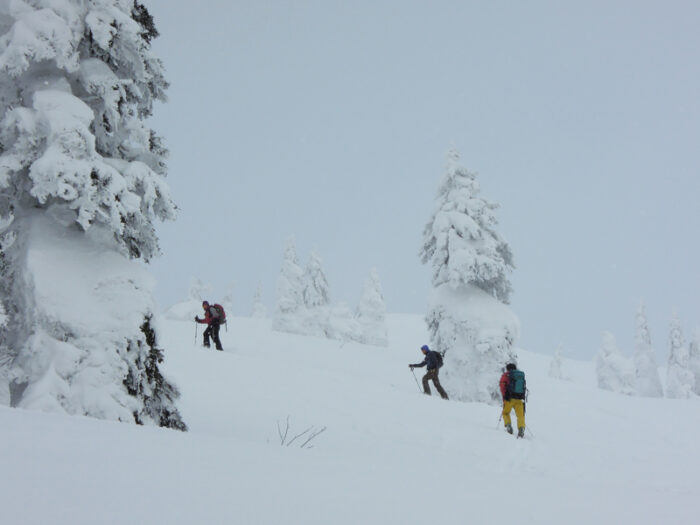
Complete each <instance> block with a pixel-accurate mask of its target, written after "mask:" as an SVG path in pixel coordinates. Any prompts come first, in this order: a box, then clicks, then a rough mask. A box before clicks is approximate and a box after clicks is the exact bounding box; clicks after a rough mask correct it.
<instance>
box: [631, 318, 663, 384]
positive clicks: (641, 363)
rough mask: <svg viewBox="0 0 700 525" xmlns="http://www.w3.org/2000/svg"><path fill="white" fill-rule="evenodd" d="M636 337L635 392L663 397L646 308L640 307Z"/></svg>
mask: <svg viewBox="0 0 700 525" xmlns="http://www.w3.org/2000/svg"><path fill="white" fill-rule="evenodd" d="M635 324H636V326H635V336H634V348H635V351H634V368H635V390H636V392H637V395H640V396H643V397H663V395H664V391H663V387H662V386H661V378H660V377H659V369H658V367H657V366H656V359H655V357H654V348H653V347H652V346H651V335H650V333H649V325H648V322H647V314H646V308H645V307H644V305H643V304H641V305H640V306H639V310H638V311H637V316H636V319H635Z"/></svg>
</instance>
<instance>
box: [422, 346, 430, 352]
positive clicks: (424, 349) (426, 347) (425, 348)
mask: <svg viewBox="0 0 700 525" xmlns="http://www.w3.org/2000/svg"><path fill="white" fill-rule="evenodd" d="M420 349H421V350H423V351H424V352H430V348H428V345H423V346H421V347H420Z"/></svg>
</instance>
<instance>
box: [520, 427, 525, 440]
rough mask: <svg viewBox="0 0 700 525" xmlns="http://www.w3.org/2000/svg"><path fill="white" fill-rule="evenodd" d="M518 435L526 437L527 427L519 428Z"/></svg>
mask: <svg viewBox="0 0 700 525" xmlns="http://www.w3.org/2000/svg"><path fill="white" fill-rule="evenodd" d="M518 437H519V438H524V437H525V427H520V428H519V429H518Z"/></svg>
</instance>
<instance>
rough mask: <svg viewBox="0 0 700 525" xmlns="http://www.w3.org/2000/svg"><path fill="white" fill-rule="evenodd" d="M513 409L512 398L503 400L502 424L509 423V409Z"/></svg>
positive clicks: (506, 424)
mask: <svg viewBox="0 0 700 525" xmlns="http://www.w3.org/2000/svg"><path fill="white" fill-rule="evenodd" d="M511 410H513V400H512V399H511V400H510V401H504V402H503V413H502V414H503V424H504V425H505V426H508V425H510V411H511Z"/></svg>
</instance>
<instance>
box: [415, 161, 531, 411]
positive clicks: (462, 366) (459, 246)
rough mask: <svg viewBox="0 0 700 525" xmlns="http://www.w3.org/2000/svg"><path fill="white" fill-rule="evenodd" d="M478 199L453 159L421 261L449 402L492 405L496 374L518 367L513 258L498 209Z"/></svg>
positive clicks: (474, 184)
mask: <svg viewBox="0 0 700 525" xmlns="http://www.w3.org/2000/svg"><path fill="white" fill-rule="evenodd" d="M479 192H480V188H479V183H478V181H477V180H476V175H475V174H474V173H471V172H469V171H467V170H466V169H465V168H464V167H462V166H461V164H460V161H459V155H458V154H457V152H456V151H451V152H450V154H449V156H448V166H447V173H446V175H445V177H444V179H443V181H442V183H441V185H440V187H439V189H438V192H437V198H436V209H435V212H434V213H433V215H432V217H431V218H430V220H429V221H428V223H427V224H426V226H425V230H424V233H423V246H422V249H421V251H420V256H421V259H422V261H423V263H426V264H429V265H430V267H431V270H432V283H433V287H434V290H433V297H432V300H431V306H430V309H429V312H428V315H427V318H426V320H427V323H428V328H429V330H430V335H431V342H432V348H433V349H434V350H438V351H439V352H442V353H444V354H445V361H446V363H445V367H444V368H443V370H444V371H445V381H444V384H445V385H446V388H447V390H448V391H449V392H450V396H451V397H452V398H457V399H462V400H470V401H485V402H494V403H497V402H500V392H499V389H498V378H499V374H500V371H501V368H502V367H503V366H504V365H505V364H506V363H507V362H509V361H513V360H514V359H515V356H514V353H513V344H514V342H515V339H516V338H517V336H518V331H519V323H518V320H517V318H516V316H515V315H514V314H513V312H512V311H511V310H510V308H509V307H508V306H507V304H508V301H509V298H510V293H511V284H510V280H509V274H510V272H511V271H512V269H513V256H512V253H511V250H510V247H509V246H508V244H507V243H506V242H505V240H503V238H502V237H501V236H500V235H499V234H498V233H497V232H496V225H497V221H496V216H495V210H496V209H497V208H498V205H497V204H495V203H493V202H490V201H488V200H486V199H484V198H483V197H481V196H480V195H479Z"/></svg>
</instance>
